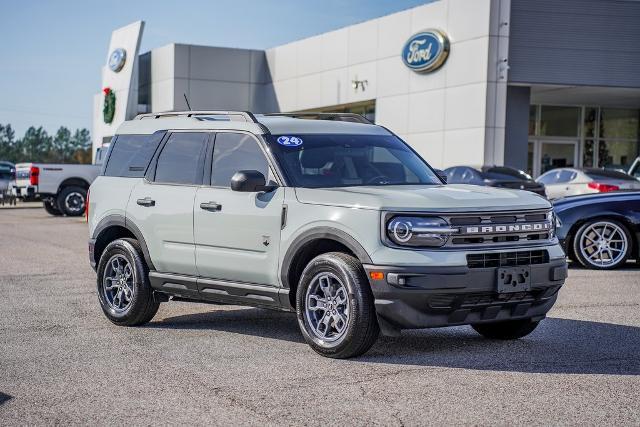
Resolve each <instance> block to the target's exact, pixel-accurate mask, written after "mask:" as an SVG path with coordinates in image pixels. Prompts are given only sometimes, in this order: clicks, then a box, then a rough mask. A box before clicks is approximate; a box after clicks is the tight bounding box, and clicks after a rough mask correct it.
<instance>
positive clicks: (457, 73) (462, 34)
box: [266, 0, 509, 168]
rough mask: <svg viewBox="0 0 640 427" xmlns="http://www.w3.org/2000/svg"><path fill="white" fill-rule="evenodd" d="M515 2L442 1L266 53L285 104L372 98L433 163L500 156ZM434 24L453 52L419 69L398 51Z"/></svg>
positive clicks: (382, 118)
mask: <svg viewBox="0 0 640 427" xmlns="http://www.w3.org/2000/svg"><path fill="white" fill-rule="evenodd" d="M508 5H509V0H441V1H436V2H433V3H429V4H426V5H423V6H419V7H416V8H413V9H409V10H406V11H402V12H399V13H395V14H392V15H388V16H384V17H382V18H379V19H374V20H371V21H367V22H364V23H361V24H357V25H353V26H350V27H347V28H342V29H340V30H337V31H332V32H329V33H325V34H321V35H318V36H315V37H310V38H307V39H303V40H299V41H296V42H293V43H289V44H286V45H283V46H278V47H275V48H273V49H270V50H267V52H266V57H267V63H268V65H269V70H270V73H271V80H272V82H273V83H270V84H269V85H272V86H273V90H274V91H275V95H276V98H277V102H278V107H279V109H280V110H281V111H297V110H308V109H313V108H322V107H327V106H333V105H339V104H346V103H352V102H358V101H366V100H371V99H375V100H376V122H377V123H379V124H382V125H384V126H387V127H389V128H390V129H391V130H392V131H394V132H396V133H397V134H399V135H400V136H401V137H403V138H404V139H405V140H406V141H407V142H409V143H410V144H411V145H412V146H413V147H414V148H415V149H416V150H417V151H419V152H420V153H421V154H422V155H423V156H424V157H425V158H426V159H427V160H428V161H429V162H430V163H431V164H433V165H434V166H435V167H440V168H444V167H447V166H451V165H454V164H481V163H485V162H487V163H497V164H499V163H501V159H502V156H503V154H504V150H503V146H504V108H505V102H506V101H505V93H506V76H505V77H504V79H503V80H500V79H499V78H498V70H497V60H498V58H499V57H501V55H503V54H504V55H505V56H504V57H505V58H506V54H505V53H504V52H507V51H506V50H505V47H508V26H500V23H501V22H503V21H504V19H507V20H508ZM505 11H506V12H505ZM505 13H506V14H505ZM505 17H506V18H505ZM430 28H436V29H440V30H443V31H444V32H445V33H446V34H447V35H448V36H449V40H450V42H451V50H450V54H449V58H448V60H447V62H446V63H445V64H444V65H443V66H442V67H441V68H440V69H439V70H437V71H435V72H432V73H428V74H418V73H415V72H413V71H411V70H409V69H408V68H407V67H405V66H404V64H403V62H402V59H401V57H400V52H401V50H402V47H403V45H404V43H405V42H406V41H407V39H408V38H409V37H410V36H411V35H412V34H414V33H417V32H419V31H421V30H425V29H430ZM505 32H506V34H505ZM505 73H506V71H505ZM353 80H367V81H368V85H367V86H366V90H365V91H362V90H360V89H359V90H357V91H356V90H354V89H353V88H352V85H351V84H352V81H353ZM488 106H489V108H488Z"/></svg>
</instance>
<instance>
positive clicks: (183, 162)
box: [154, 132, 209, 185]
mask: <svg viewBox="0 0 640 427" xmlns="http://www.w3.org/2000/svg"><path fill="white" fill-rule="evenodd" d="M208 136H209V135H208V134H207V133H203V132H176V133H173V134H171V136H170V137H169V139H168V140H167V143H166V144H165V146H164V148H163V149H162V152H161V153H160V155H159V156H158V163H157V165H156V175H155V179H154V181H155V182H163V183H169V184H194V185H195V184H200V183H201V182H202V171H203V164H204V152H205V147H206V145H207V138H208Z"/></svg>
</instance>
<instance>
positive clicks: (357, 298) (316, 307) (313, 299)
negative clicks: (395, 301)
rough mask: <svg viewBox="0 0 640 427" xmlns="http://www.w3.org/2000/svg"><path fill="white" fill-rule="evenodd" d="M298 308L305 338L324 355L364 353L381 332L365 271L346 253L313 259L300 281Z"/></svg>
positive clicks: (299, 320)
mask: <svg viewBox="0 0 640 427" xmlns="http://www.w3.org/2000/svg"><path fill="white" fill-rule="evenodd" d="M296 311H297V314H298V324H299V326H300V330H301V331H302V335H303V336H304V339H305V341H306V342H307V344H309V345H310V346H311V348H313V349H314V350H315V351H316V352H317V353H319V354H321V355H322V356H326V357H332V358H336V359H346V358H348V357H353V356H358V355H361V354H363V353H365V352H366V351H367V350H369V348H371V346H372V345H373V343H375V341H376V339H377V338H378V334H379V332H380V329H379V327H378V322H377V319H376V312H375V307H374V304H373V294H372V293H371V289H370V288H369V282H368V280H367V278H366V275H365V272H364V270H363V268H362V265H361V264H360V263H359V262H358V260H357V259H355V258H354V257H352V256H350V255H347V254H343V253H339V252H329V253H326V254H322V255H319V256H317V257H316V258H314V259H313V260H311V262H310V263H309V264H308V265H307V267H306V268H305V269H304V271H303V272H302V276H301V278H300V282H299V284H298V290H297V292H296Z"/></svg>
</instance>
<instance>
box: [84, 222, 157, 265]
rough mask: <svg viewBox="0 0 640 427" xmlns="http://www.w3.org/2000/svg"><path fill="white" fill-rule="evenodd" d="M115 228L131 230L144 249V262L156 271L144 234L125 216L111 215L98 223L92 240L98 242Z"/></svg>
mask: <svg viewBox="0 0 640 427" xmlns="http://www.w3.org/2000/svg"><path fill="white" fill-rule="evenodd" d="M114 226H119V227H123V228H125V229H127V230H129V231H130V232H131V234H133V235H134V236H135V238H136V240H137V241H138V243H139V244H140V249H142V255H143V256H144V260H145V262H146V263H147V266H148V267H149V270H155V269H156V268H155V266H154V265H153V261H151V256H150V255H149V248H148V246H147V242H146V241H145V240H144V237H143V235H142V232H141V231H140V229H139V228H138V226H137V225H136V224H135V223H134V222H133V221H131V220H130V219H127V218H126V217H125V216H124V215H118V214H111V215H107V216H106V217H104V218H102V219H101V220H100V222H99V223H98V225H97V226H96V228H95V229H94V231H93V235H92V236H91V239H92V240H94V241H96V240H98V238H99V237H100V234H102V233H103V232H104V231H105V230H106V229H108V228H109V227H114ZM95 261H96V264H97V262H98V261H99V260H95Z"/></svg>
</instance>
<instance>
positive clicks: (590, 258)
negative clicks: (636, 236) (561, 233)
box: [573, 218, 633, 270]
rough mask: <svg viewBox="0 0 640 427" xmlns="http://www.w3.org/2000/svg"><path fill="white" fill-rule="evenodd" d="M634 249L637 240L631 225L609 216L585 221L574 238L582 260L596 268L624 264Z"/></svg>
mask: <svg viewBox="0 0 640 427" xmlns="http://www.w3.org/2000/svg"><path fill="white" fill-rule="evenodd" d="M632 249H633V240H632V238H631V234H630V233H629V230H628V229H627V227H626V226H625V225H624V224H622V223H620V222H618V221H616V220H613V219H608V218H601V219H595V220H591V221H588V222H586V223H584V224H582V226H581V227H580V228H579V229H578V231H577V232H576V235H575V238H574V239H573V254H574V256H575V257H576V259H577V260H578V262H579V263H580V264H582V266H584V267H585V268H591V269H596V270H611V269H614V268H617V267H620V266H621V265H624V263H625V262H626V261H627V258H629V255H630V254H631V253H632Z"/></svg>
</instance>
